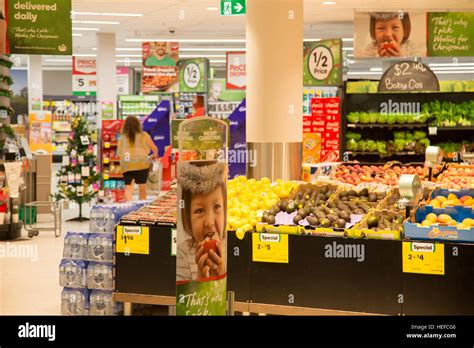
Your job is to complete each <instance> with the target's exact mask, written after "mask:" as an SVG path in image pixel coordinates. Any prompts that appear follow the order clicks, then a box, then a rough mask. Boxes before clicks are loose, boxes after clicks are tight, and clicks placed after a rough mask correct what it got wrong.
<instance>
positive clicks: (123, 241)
mask: <svg viewBox="0 0 474 348" xmlns="http://www.w3.org/2000/svg"><path fill="white" fill-rule="evenodd" d="M116 237H117V238H116V241H117V244H116V252H117V253H125V251H127V252H128V253H130V254H144V255H148V254H150V228H149V227H144V226H120V225H119V226H117V236H116Z"/></svg>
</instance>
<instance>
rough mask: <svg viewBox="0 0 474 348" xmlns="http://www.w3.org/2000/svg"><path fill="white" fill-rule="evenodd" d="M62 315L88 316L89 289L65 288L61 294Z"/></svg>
mask: <svg viewBox="0 0 474 348" xmlns="http://www.w3.org/2000/svg"><path fill="white" fill-rule="evenodd" d="M61 314H62V315H88V314H89V291H88V290H87V289H71V288H64V290H63V292H62V293H61Z"/></svg>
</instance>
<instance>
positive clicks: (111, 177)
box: [104, 174, 123, 180]
mask: <svg viewBox="0 0 474 348" xmlns="http://www.w3.org/2000/svg"><path fill="white" fill-rule="evenodd" d="M122 178H123V176H122V175H116V174H115V175H109V179H104V180H110V179H122Z"/></svg>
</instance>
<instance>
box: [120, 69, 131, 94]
mask: <svg viewBox="0 0 474 348" xmlns="http://www.w3.org/2000/svg"><path fill="white" fill-rule="evenodd" d="M129 86H130V77H129V73H128V68H127V67H117V94H119V95H122V94H124V95H127V94H130V87H129Z"/></svg>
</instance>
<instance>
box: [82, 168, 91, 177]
mask: <svg viewBox="0 0 474 348" xmlns="http://www.w3.org/2000/svg"><path fill="white" fill-rule="evenodd" d="M81 175H82V176H85V177H86V178H87V177H89V176H90V175H91V169H90V168H89V167H81Z"/></svg>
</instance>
